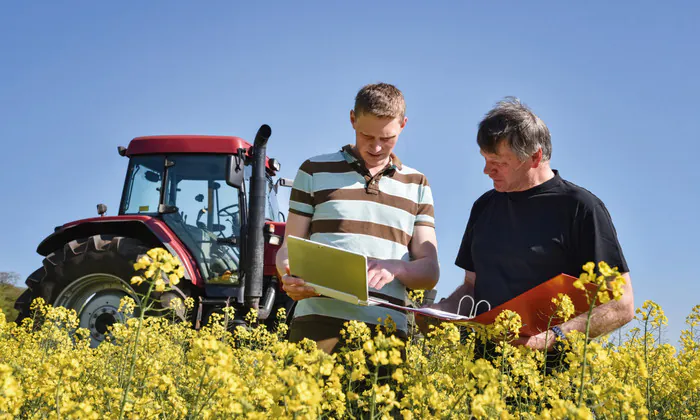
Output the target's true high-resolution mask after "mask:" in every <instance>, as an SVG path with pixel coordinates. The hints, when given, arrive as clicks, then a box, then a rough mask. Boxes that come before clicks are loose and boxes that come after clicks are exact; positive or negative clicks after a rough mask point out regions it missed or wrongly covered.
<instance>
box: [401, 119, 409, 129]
mask: <svg viewBox="0 0 700 420" xmlns="http://www.w3.org/2000/svg"><path fill="white" fill-rule="evenodd" d="M407 122H408V117H403V122H402V123H401V129H402V130H403V128H404V127H406V123H407Z"/></svg>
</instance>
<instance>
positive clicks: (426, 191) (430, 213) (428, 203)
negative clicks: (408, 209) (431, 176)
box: [414, 177, 435, 228]
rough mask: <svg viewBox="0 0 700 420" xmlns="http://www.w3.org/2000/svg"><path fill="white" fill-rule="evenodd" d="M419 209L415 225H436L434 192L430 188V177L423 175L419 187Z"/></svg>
mask: <svg viewBox="0 0 700 420" xmlns="http://www.w3.org/2000/svg"><path fill="white" fill-rule="evenodd" d="M418 195H419V197H418V211H417V212H416V221H415V222H414V226H428V227H432V228H434V227H435V207H434V205H435V204H434V202H433V192H432V190H431V189H430V184H429V183H428V179H427V178H425V177H423V179H422V181H421V186H420V189H419V194H418Z"/></svg>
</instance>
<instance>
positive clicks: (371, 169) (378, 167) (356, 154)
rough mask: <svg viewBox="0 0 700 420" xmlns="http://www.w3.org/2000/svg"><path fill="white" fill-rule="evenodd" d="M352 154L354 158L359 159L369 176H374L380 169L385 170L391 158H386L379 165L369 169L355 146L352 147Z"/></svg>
mask: <svg viewBox="0 0 700 420" xmlns="http://www.w3.org/2000/svg"><path fill="white" fill-rule="evenodd" d="M352 152H353V153H354V154H355V158H356V159H359V160H360V161H361V162H362V163H363V164H364V165H365V168H367V170H368V171H369V174H370V175H372V176H375V175H376V174H377V173H379V172H380V171H381V170H382V169H384V168H386V166H387V165H388V164H389V163H391V156H389V157H388V158H386V159H385V160H384V161H383V162H382V163H381V164H380V165H374V166H372V167H369V166H368V165H367V161H366V160H364V159H362V156H361V155H360V152H359V151H358V150H357V146H353V147H352Z"/></svg>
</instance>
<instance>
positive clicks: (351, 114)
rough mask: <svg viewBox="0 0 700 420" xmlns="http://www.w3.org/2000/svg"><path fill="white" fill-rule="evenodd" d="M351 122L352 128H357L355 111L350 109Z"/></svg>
mask: <svg viewBox="0 0 700 420" xmlns="http://www.w3.org/2000/svg"><path fill="white" fill-rule="evenodd" d="M350 124H352V128H355V111H354V110H352V109H351V110H350Z"/></svg>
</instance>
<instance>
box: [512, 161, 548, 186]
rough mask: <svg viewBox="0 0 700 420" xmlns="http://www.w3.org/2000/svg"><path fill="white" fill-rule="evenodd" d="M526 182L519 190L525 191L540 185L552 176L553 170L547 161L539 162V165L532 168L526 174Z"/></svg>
mask: <svg viewBox="0 0 700 420" xmlns="http://www.w3.org/2000/svg"><path fill="white" fill-rule="evenodd" d="M528 175H529V176H528V179H527V182H526V183H525V184H524V185H523V186H522V188H520V191H526V190H529V189H530V188H534V187H536V186H538V185H542V184H544V183H545V182H547V181H549V180H550V179H552V178H554V171H552V168H551V167H550V166H549V163H543V164H540V166H539V167H537V168H535V169H533V170H532V171H530V173H529V174H528Z"/></svg>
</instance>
